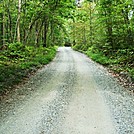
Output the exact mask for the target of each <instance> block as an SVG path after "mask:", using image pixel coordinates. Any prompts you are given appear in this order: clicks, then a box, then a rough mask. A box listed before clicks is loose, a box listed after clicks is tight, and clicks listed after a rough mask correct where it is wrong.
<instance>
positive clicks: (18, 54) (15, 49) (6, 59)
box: [0, 43, 56, 93]
mask: <svg viewBox="0 0 134 134" xmlns="http://www.w3.org/2000/svg"><path fill="white" fill-rule="evenodd" d="M55 54H56V47H50V48H44V47H38V48H36V47H33V46H26V45H23V44H21V43H11V44H8V45H7V47H6V49H5V50H3V51H2V53H0V93H3V92H5V91H6V89H8V87H10V86H13V85H14V84H17V83H19V82H20V81H21V80H22V79H23V78H24V77H26V76H27V74H28V73H29V72H30V71H32V69H33V68H36V67H40V66H41V65H44V64H47V63H49V62H50V61H51V60H52V59H53V58H54V56H55Z"/></svg>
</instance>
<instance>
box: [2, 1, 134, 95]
mask: <svg viewBox="0 0 134 134" xmlns="http://www.w3.org/2000/svg"><path fill="white" fill-rule="evenodd" d="M133 8H134V2H133V1H132V0H85V1H83V2H81V1H79V0H78V1H77V0H76V1H75V0H32V1H31V0H3V1H1V2H0V92H5V91H6V90H5V89H7V87H8V88H10V87H12V85H14V83H18V82H20V81H21V80H22V78H24V77H25V76H27V75H28V73H29V71H33V70H35V68H37V67H40V66H41V65H44V64H46V63H48V62H49V61H51V60H52V59H53V58H54V56H55V54H56V48H57V47H55V46H64V45H67V46H68V45H72V46H73V48H74V49H75V50H79V51H82V52H84V53H86V54H87V55H88V56H89V57H91V58H92V59H93V60H95V61H97V62H99V63H101V64H103V65H108V66H109V67H111V68H112V69H114V70H115V71H117V72H122V71H124V72H127V73H128V74H129V75H130V77H131V78H132V79H134V68H133V67H134V62H133V59H134V26H133V25H134V16H133ZM3 89H4V90H3Z"/></svg>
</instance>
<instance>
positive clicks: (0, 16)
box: [0, 13, 3, 46]
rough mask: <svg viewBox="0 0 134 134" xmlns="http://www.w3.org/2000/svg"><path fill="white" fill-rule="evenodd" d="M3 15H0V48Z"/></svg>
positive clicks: (0, 43) (1, 43)
mask: <svg viewBox="0 0 134 134" xmlns="http://www.w3.org/2000/svg"><path fill="white" fill-rule="evenodd" d="M2 21H3V14H2V13H1V14H0V46H1V45H3V22H2Z"/></svg>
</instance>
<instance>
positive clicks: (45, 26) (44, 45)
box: [43, 17, 48, 47]
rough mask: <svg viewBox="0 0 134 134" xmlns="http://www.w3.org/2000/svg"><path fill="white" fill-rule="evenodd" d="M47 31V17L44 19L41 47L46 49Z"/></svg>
mask: <svg viewBox="0 0 134 134" xmlns="http://www.w3.org/2000/svg"><path fill="white" fill-rule="evenodd" d="M47 31H48V19H47V17H45V22H44V39H43V40H44V43H43V47H47Z"/></svg>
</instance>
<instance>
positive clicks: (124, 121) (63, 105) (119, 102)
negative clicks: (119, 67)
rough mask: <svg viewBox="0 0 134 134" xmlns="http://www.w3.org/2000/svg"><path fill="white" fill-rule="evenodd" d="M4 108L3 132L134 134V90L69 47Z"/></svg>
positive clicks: (2, 105)
mask: <svg viewBox="0 0 134 134" xmlns="http://www.w3.org/2000/svg"><path fill="white" fill-rule="evenodd" d="M0 109H1V110H0V134H134V96H133V94H131V93H129V92H127V91H126V90H125V89H124V88H122V87H121V86H119V84H118V83H117V82H116V80H115V79H114V78H113V77H112V76H110V75H109V73H108V71H107V70H106V69H105V68H104V67H102V66H101V65H98V64H97V63H94V62H93V61H92V60H90V59H89V58H88V57H87V56H85V55H84V54H81V53H79V52H75V51H73V50H72V49H71V48H67V47H60V48H59V49H58V53H57V56H56V58H55V59H54V60H53V62H51V63H50V64H49V65H47V66H45V67H43V68H42V69H40V70H38V72H37V73H36V74H35V75H34V76H32V78H30V80H29V81H28V82H27V83H26V84H24V85H23V86H20V87H17V88H16V90H15V92H14V93H13V94H11V95H9V96H8V97H6V98H4V99H3V100H2V101H1V102H0Z"/></svg>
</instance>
